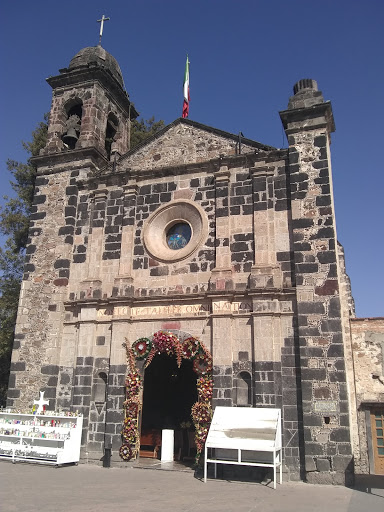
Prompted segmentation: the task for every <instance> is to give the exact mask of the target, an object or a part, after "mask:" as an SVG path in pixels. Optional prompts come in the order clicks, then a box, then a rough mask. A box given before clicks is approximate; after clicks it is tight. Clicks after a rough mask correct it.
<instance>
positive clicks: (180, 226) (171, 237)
mask: <svg viewBox="0 0 384 512" xmlns="http://www.w3.org/2000/svg"><path fill="white" fill-rule="evenodd" d="M191 235H192V231H191V226H190V225H189V224H187V223H186V222H178V223H177V224H175V225H174V226H172V227H171V228H170V229H169V230H168V232H167V244H168V247H169V248H170V249H172V250H173V251H177V250H179V249H182V248H183V247H185V246H186V245H187V243H188V242H189V241H190V239H191Z"/></svg>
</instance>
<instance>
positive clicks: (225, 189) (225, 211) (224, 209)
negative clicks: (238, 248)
mask: <svg viewBox="0 0 384 512" xmlns="http://www.w3.org/2000/svg"><path fill="white" fill-rule="evenodd" d="M229 180H230V171H229V170H228V167H227V166H226V165H223V166H221V167H220V170H219V171H218V172H217V173H216V174H215V200H216V263H215V268H214V269H213V270H212V274H211V279H210V289H211V290H232V289H233V280H232V266H231V251H230V245H229V238H230V222H229V195H230V188H229V185H230V183H229Z"/></svg>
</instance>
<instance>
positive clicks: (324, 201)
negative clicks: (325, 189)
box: [316, 195, 331, 206]
mask: <svg viewBox="0 0 384 512" xmlns="http://www.w3.org/2000/svg"><path fill="white" fill-rule="evenodd" d="M330 204H331V196H329V195H327V196H317V197H316V206H329V205H330Z"/></svg>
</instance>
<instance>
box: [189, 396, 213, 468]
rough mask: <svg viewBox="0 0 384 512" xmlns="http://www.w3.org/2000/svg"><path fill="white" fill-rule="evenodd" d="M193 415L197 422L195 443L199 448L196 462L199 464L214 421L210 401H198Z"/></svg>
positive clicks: (194, 406)
mask: <svg viewBox="0 0 384 512" xmlns="http://www.w3.org/2000/svg"><path fill="white" fill-rule="evenodd" d="M191 416H192V419H193V423H194V424H195V444H196V448H197V450H196V458H195V462H196V464H198V462H199V459H200V455H201V453H202V451H203V449H204V445H205V441H206V440H207V436H208V431H209V426H210V424H211V421H212V407H211V404H210V402H208V401H205V402H196V403H195V404H194V405H193V406H192V411H191Z"/></svg>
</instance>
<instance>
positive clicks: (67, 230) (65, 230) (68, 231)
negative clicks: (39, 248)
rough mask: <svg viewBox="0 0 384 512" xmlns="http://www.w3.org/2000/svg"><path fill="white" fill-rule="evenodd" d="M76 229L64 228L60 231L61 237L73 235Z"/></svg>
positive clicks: (71, 227)
mask: <svg viewBox="0 0 384 512" xmlns="http://www.w3.org/2000/svg"><path fill="white" fill-rule="evenodd" d="M74 230H75V228H74V227H73V226H63V227H61V228H60V229H59V236H61V235H73V232H74Z"/></svg>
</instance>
